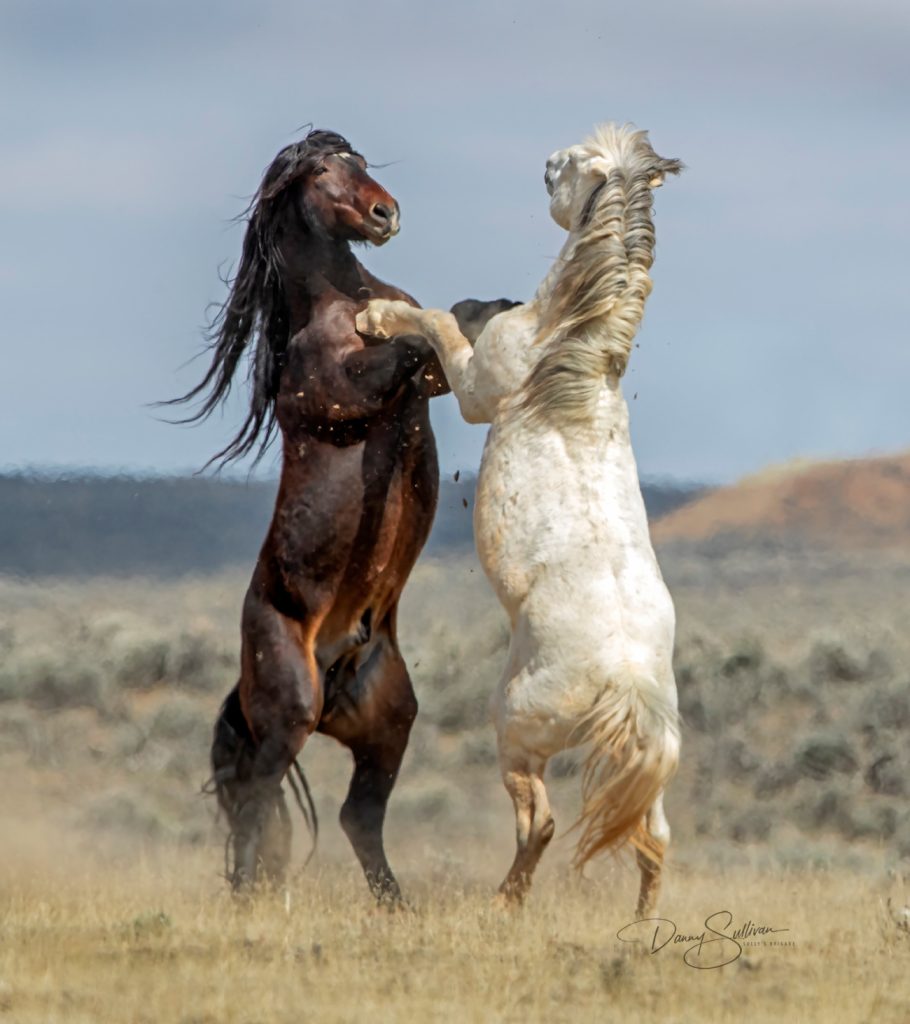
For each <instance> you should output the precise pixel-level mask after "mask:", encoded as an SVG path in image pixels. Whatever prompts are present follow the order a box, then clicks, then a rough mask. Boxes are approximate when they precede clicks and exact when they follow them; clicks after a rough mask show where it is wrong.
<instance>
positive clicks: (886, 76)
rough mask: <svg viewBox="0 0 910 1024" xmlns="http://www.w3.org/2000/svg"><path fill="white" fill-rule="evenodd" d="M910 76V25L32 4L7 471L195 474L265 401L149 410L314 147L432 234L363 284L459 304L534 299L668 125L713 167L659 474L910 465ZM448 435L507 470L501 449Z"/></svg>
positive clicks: (0, 175)
mask: <svg viewBox="0 0 910 1024" xmlns="http://www.w3.org/2000/svg"><path fill="white" fill-rule="evenodd" d="M908 53H910V4H908V3H906V0H864V2H863V3H859V2H856V0H851V2H850V3H843V2H838V0H757V2H752V0H745V2H744V0H740V2H736V3H733V2H720V0H699V2H695V3H687V2H674V3H663V2H650V3H647V4H637V5H635V4H626V3H623V4H619V3H609V2H604V0H590V2H589V0H575V2H566V0H562V2H560V3H556V2H552V3H549V4H542V3H539V2H536V0H523V2H508V3H495V2H491V0H485V2H474V0H462V2H460V3H457V4H455V3H446V4H431V3H429V2H427V0H421V2H418V0H399V2H390V3H381V2H370V3H358V2H351V0H349V2H346V3H343V4H342V3H334V4H333V3H322V4H316V3H307V2H301V0H295V2H279V0H265V2H257V3H251V2H249V0H243V2H240V0H221V2H218V3H214V2H211V3H210V2H197V0H156V2H154V3H130V2H128V0H82V2H81V3H78V4H76V3H72V2H62V0H56V2H55V0H49V2H43V3H35V2H34V0H22V2H20V0H3V4H2V8H0V90H2V94H3V97H4V103H3V108H2V113H0V311H2V330H3V364H2V371H0V438H2V448H0V465H5V466H7V467H12V466H20V467H21V466H56V467H96V468H103V469H117V468H130V469H138V470H143V471H145V470H156V471H172V470H182V469H194V468H197V467H198V466H199V465H200V464H201V463H202V462H204V461H205V459H206V457H207V456H208V455H209V454H211V453H212V452H213V451H214V450H215V449H216V448H217V447H219V446H221V445H222V444H223V443H224V442H225V441H226V440H227V439H228V437H229V436H230V434H231V432H232V429H233V423H234V421H235V420H236V418H237V416H238V414H239V407H238V406H235V407H234V408H233V409H232V410H231V411H230V412H229V413H228V415H227V418H226V420H218V419H216V420H214V421H212V422H211V423H210V424H208V425H206V426H205V427H202V428H196V429H187V428H177V427H172V426H167V425H164V424H162V423H160V422H157V421H156V419H155V418H154V413H153V412H152V411H151V410H149V409H148V408H147V407H146V403H149V402H151V401H153V400H155V399H158V398H166V397H169V396H173V395H175V394H178V393H180V392H181V391H183V390H186V389H187V388H188V387H189V386H190V385H192V384H193V383H195V381H196V380H197V378H198V376H199V375H200V374H201V372H202V369H203V364H202V363H201V362H196V363H195V364H191V365H190V366H188V367H187V366H183V364H184V363H185V362H186V360H187V359H189V358H190V357H191V356H192V355H193V354H194V353H196V352H198V351H199V349H200V346H201V334H200V327H201V326H202V324H203V323H204V320H205V310H206V305H207V303H208V302H210V301H212V300H220V299H222V298H223V294H224V293H223V289H222V287H221V285H220V284H219V281H218V274H217V271H218V267H219V265H220V264H228V265H229V264H230V263H231V262H232V261H234V260H235V259H236V257H237V254H238V251H239V247H240V242H241V237H242V229H241V228H239V227H237V226H234V225H232V224H231V223H230V218H231V217H233V216H234V215H235V214H237V213H238V212H239V211H240V210H241V209H242V208H243V206H244V205H245V201H246V198H247V197H248V196H249V195H250V194H251V193H252V192H253V191H254V190H255V188H256V185H257V184H258V181H259V177H260V174H261V172H262V170H263V168H264V167H265V165H266V164H267V163H268V162H269V161H270V160H271V158H272V157H273V155H274V154H275V152H276V151H277V150H278V149H279V148H280V147H281V146H283V145H285V144H286V143H287V142H289V141H291V140H292V139H294V138H296V137H297V134H296V133H295V129H297V128H298V127H299V126H301V125H303V124H305V123H306V122H313V123H314V124H315V125H316V126H317V127H329V128H333V129H336V130H338V131H341V132H342V133H344V134H345V135H347V136H348V138H349V139H350V140H351V142H352V143H353V144H354V145H355V147H357V148H358V149H360V150H361V151H362V152H363V153H364V154H365V155H366V156H367V158H368V159H369V160H370V161H372V162H374V163H385V162H390V166H388V167H386V168H384V169H381V170H378V171H377V172H376V175H377V177H378V178H379V180H380V181H382V183H383V184H385V185H386V186H387V187H388V188H389V190H390V191H391V192H392V193H393V194H394V195H395V196H396V197H397V198H398V200H399V202H400V204H401V207H402V233H401V235H400V236H399V237H398V238H396V239H395V240H394V241H393V242H392V243H390V244H389V245H388V246H386V247H385V248H383V249H382V250H371V251H365V252H364V261H365V262H366V263H367V265H368V266H369V267H370V268H371V269H372V270H374V271H375V272H376V273H378V274H379V275H380V276H382V277H385V278H386V279H388V280H391V281H394V282H396V283H398V284H400V285H402V286H403V287H405V288H407V289H408V290H409V291H410V292H412V293H413V294H415V295H416V296H417V297H418V299H419V300H420V301H421V302H422V303H423V304H424V305H440V306H446V307H447V306H449V305H451V303H453V302H455V301H457V300H458V299H461V298H465V297H467V296H475V297H481V298H494V297H499V296H507V297H510V298H516V299H521V298H527V297H529V296H530V295H531V294H532V292H533V290H534V288H535V287H536V284H537V282H538V281H539V279H540V278H541V277H542V276H543V274H544V273H545V272H546V270H547V267H548V266H549V262H550V260H551V259H552V257H553V256H554V255H555V254H556V253H557V251H558V249H559V245H560V232H559V229H558V228H556V226H555V225H554V224H552V223H551V222H550V221H549V218H548V217H547V213H546V203H547V200H546V194H545V191H544V187H543V164H544V160H545V158H546V157H547V155H548V154H549V153H550V152H551V151H552V150H553V149H555V148H558V147H560V146H563V145H568V144H571V143H574V142H577V141H580V140H581V138H582V137H583V135H584V134H585V133H586V132H587V131H588V130H589V129H590V128H591V126H592V125H593V124H594V123H595V122H596V121H599V120H607V119H612V120H619V121H625V120H630V121H634V122H635V123H636V124H638V125H639V126H640V127H643V128H647V129H649V130H650V132H651V138H652V142H653V143H654V145H655V148H656V149H657V150H658V152H659V153H661V154H662V155H665V156H673V157H680V158H682V159H683V160H684V161H685V162H686V164H687V165H688V169H687V171H686V172H685V174H684V175H683V176H682V177H681V178H680V179H678V180H673V181H670V182H669V183H668V184H667V186H666V187H665V188H663V189H662V190H660V191H658V192H657V194H656V205H657V237H658V257H657V263H656V265H655V268H654V279H655V288H654V292H653V294H652V297H651V299H650V301H649V304H648V307H647V311H646V316H645V324H644V327H643V329H642V332H641V334H640V337H639V341H640V346H641V347H640V349H639V350H638V351H636V352H635V354H634V356H633V359H632V362H631V364H630V368H629V372H628V375H627V377H626V391H627V396H628V398H629V399H630V405H631V408H632V418H633V431H634V434H633V437H634V442H635V446H636V452H637V454H638V459H639V466H640V469H641V471H642V473H643V474H646V475H649V476H655V475H669V476H674V477H679V478H689V479H693V478H695V479H708V480H727V479H732V478H735V477H737V476H740V475H742V474H744V473H747V472H750V471H753V470H755V469H758V468H760V467H761V466H763V465H764V464H766V463H768V462H771V461H780V460H784V459H788V458H791V457H794V456H819V455H853V454H862V453H865V452H868V451H870V450H886V449H893V448H901V447H906V446H908V445H910V401H908V397H907V389H908V381H910V344H908V340H910V339H908V324H910V287H908V283H907V276H908V275H907V270H908V259H907V244H908V238H910V198H908V190H907V187H906V178H907V171H908V165H910V60H908ZM636 394H637V398H635V400H634V401H632V399H633V396H634V395H636ZM434 423H435V424H436V428H437V437H438V440H439V448H440V454H441V458H442V464H443V467H444V468H445V469H446V470H448V471H452V470H454V469H455V468H457V467H467V468H470V467H474V466H476V464H477V461H478V459H479V452H480V448H481V445H482V442H483V436H484V430H483V428H476V427H468V426H466V425H464V424H462V423H461V422H460V419H459V417H458V413H457V408H456V407H455V405H454V403H453V402H452V400H451V399H443V400H437V402H435V403H434ZM269 465H270V466H273V465H274V459H270V460H269Z"/></svg>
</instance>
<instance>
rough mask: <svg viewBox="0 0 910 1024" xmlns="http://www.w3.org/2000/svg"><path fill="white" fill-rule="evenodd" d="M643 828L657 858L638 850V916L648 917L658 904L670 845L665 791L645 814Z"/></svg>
mask: <svg viewBox="0 0 910 1024" xmlns="http://www.w3.org/2000/svg"><path fill="white" fill-rule="evenodd" d="M642 828H643V829H644V830H645V832H646V833H647V836H648V838H649V843H648V845H649V846H650V847H651V848H652V849H653V850H654V852H655V856H656V859H654V858H652V857H649V856H648V855H647V854H645V853H642V851H641V850H638V851H636V858H637V860H638V867H639V870H640V871H641V888H640V889H639V892H638V916H639V917H640V918H641V917H647V916H648V914H650V913H651V912H652V911H653V910H654V907H655V906H656V904H657V895H658V893H659V891H660V875H661V870H662V869H663V861H664V855H665V854H666V852H667V847H668V846H669V845H670V823H669V822H668V821H667V816H666V815H665V814H664V795H663V793H661V794H660V796H659V797H658V798H657V799H656V800H655V801H654V803H653V804H652V805H651V809H650V810H649V811H648V813H647V814H646V815H645V820H644V821H643V822H642Z"/></svg>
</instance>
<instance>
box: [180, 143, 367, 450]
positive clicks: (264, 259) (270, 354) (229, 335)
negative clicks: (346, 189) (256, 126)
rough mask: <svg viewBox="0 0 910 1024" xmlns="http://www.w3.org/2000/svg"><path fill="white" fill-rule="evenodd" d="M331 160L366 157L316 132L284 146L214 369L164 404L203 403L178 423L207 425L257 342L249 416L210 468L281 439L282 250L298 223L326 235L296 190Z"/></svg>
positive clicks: (251, 228) (216, 326) (261, 197)
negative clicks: (277, 418) (278, 415)
mask: <svg viewBox="0 0 910 1024" xmlns="http://www.w3.org/2000/svg"><path fill="white" fill-rule="evenodd" d="M330 153H352V154H354V155H355V156H356V155H359V154H357V153H356V151H355V150H354V149H353V148H352V147H351V145H350V143H349V142H348V141H347V139H345V138H344V137H343V136H341V135H338V134H337V133H336V132H332V131H322V130H318V129H317V130H315V131H311V132H309V134H308V135H307V136H306V138H304V139H303V140H302V141H301V142H294V143H292V144H291V145H289V146H285V148H284V149H282V150H281V152H280V153H279V154H278V155H277V156H276V157H275V159H274V160H273V161H272V162H271V164H270V165H269V166H268V168H267V169H266V172H265V174H264V175H263V177H262V182H261V183H260V185H259V188H258V189H257V190H256V193H255V195H254V196H253V198H252V200H251V201H250V205H249V206H248V207H247V208H246V210H244V212H243V213H242V214H241V215H240V217H239V218H238V219H240V220H242V219H246V221H247V229H246V234H245V235H244V239H243V250H242V254H241V258H240V266H239V268H238V270H237V273H236V274H235V276H234V277H233V279H231V278H226V279H225V284H227V285H228V287H229V289H230V291H229V292H228V297H227V299H226V300H225V302H224V304H223V305H222V306H220V307H219V309H218V312H217V313H216V315H215V317H214V318H213V320H212V322H211V326H210V328H209V330H208V332H207V337H208V339H209V349H210V351H211V363H210V365H209V368H208V370H207V371H206V374H205V376H204V377H203V379H202V381H201V382H200V383H199V384H198V385H197V386H196V387H194V388H193V389H192V390H191V391H189V392H187V393H186V394H185V395H182V396H181V397H180V398H176V399H172V400H171V401H170V402H167V403H164V404H167V405H173V404H179V403H183V402H192V401H194V400H195V399H198V398H200V397H201V398H202V401H201V403H200V405H199V408H198V410H197V411H196V412H195V413H194V414H193V415H192V416H188V417H187V418H186V419H184V420H180V421H179V422H181V423H196V422H200V421H202V420H205V419H207V418H208V417H209V416H210V415H211V414H212V413H213V412H214V411H215V409H216V408H217V407H218V406H219V405H220V404H221V403H222V402H223V401H224V400H225V399H226V398H227V396H228V394H229V393H230V390H231V385H232V383H233V380H234V375H235V373H236V371H237V367H238V365H239V363H240V360H241V357H242V356H243V353H244V352H245V351H246V350H247V349H248V348H249V346H250V344H251V343H252V349H251V350H250V352H249V357H248V358H249V371H248V379H249V385H250V408H249V412H248V413H247V416H246V419H245V420H244V422H243V425H242V426H241V428H240V430H239V431H238V432H237V434H236V435H235V437H234V438H233V440H231V441H230V443H229V444H227V445H226V446H225V447H224V448H222V449H221V451H219V452H218V453H217V454H215V455H213V456H212V458H211V459H210V460H209V461H208V463H206V466H210V465H212V463H215V462H217V463H219V465H221V466H224V465H226V464H227V463H229V462H231V461H233V460H234V459H239V458H242V457H243V456H244V455H248V454H249V453H250V452H251V451H252V450H253V449H254V448H256V447H257V445H258V448H259V450H258V452H257V454H256V461H258V460H259V459H260V458H262V456H263V454H264V453H265V451H266V449H267V448H268V446H269V444H270V443H271V441H272V439H273V437H274V436H275V431H276V422H275V400H276V398H277V395H278V385H279V379H280V376H281V368H282V365H283V362H284V356H285V350H286V348H287V344H288V340H289V326H290V325H289V323H288V311H287V302H286V299H285V294H284V286H283V284H282V275H281V267H282V257H281V249H280V244H279V243H280V240H281V235H282V231H283V230H284V228H285V226H286V225H287V224H288V223H289V222H290V221H291V220H296V222H297V225H298V226H299V227H300V228H302V229H303V230H304V231H307V232H316V233H318V232H319V231H320V230H321V224H319V223H318V222H317V221H316V220H315V219H314V220H309V219H308V218H307V216H306V210H304V209H302V208H301V205H300V204H299V203H297V202H295V199H296V198H297V194H298V190H297V189H296V188H294V186H295V185H296V184H297V183H298V182H300V181H301V180H302V179H303V178H305V177H306V176H307V175H308V174H310V173H311V172H312V171H313V170H314V169H315V168H316V166H317V165H318V163H319V161H320V160H322V159H323V158H324V157H325V156H326V155H328V154H330Z"/></svg>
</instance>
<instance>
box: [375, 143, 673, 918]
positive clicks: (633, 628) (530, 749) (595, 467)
mask: <svg viewBox="0 0 910 1024" xmlns="http://www.w3.org/2000/svg"><path fill="white" fill-rule="evenodd" d="M681 167H682V165H681V164H680V163H679V161H677V160H665V159H662V158H661V157H659V156H657V154H656V153H655V152H654V150H653V149H652V148H651V145H650V143H649V142H648V138H647V135H646V133H645V132H639V131H634V130H632V129H631V128H629V127H626V128H617V127H616V126H614V125H605V126H603V127H602V128H601V129H599V130H598V131H597V132H596V134H595V135H594V137H593V138H591V139H588V140H587V141H586V142H585V143H584V144H583V145H578V146H572V147H570V148H569V149H566V150H561V151H560V152H558V153H555V154H554V155H553V156H552V157H551V158H550V160H549V161H548V163H547V171H546V175H545V181H546V185H547V191H548V192H549V193H550V196H551V201H550V212H551V214H552V216H553V218H554V220H555V221H556V222H557V223H558V224H559V225H560V226H561V227H563V228H564V229H565V230H566V231H568V232H569V237H568V239H567V241H566V243H565V245H564V247H563V250H562V253H561V254H560V257H559V259H558V260H557V261H556V263H555V265H554V267H553V268H552V270H551V271H550V273H549V274H548V275H547V277H546V278H545V279H544V281H543V282H542V284H541V285H540V287H539V288H538V290H537V294H536V295H535V297H534V299H533V300H532V301H531V302H529V303H527V304H526V305H524V306H519V307H517V308H515V309H512V310H510V311H508V312H504V313H500V314H499V315H498V316H496V317H494V318H493V319H492V320H491V321H490V322H489V324H488V325H487V326H486V328H485V329H484V331H483V332H482V333H481V334H480V336H479V338H478V339H477V342H476V345H475V347H474V348H473V350H472V348H471V346H470V344H469V342H468V341H467V339H466V338H464V337H463V336H462V334H461V333H460V331H459V329H458V324H457V323H456V322H455V320H454V318H453V317H452V316H450V315H449V314H445V313H441V312H438V311H430V310H423V311H421V310H414V309H411V308H410V307H408V306H405V305H404V304H402V303H400V302H384V301H381V300H380V301H377V302H372V303H370V306H369V307H368V310H367V312H365V313H362V314H360V316H359V317H358V326H359V327H360V328H361V329H362V330H363V331H364V332H369V333H370V334H373V335H376V336H379V337H393V338H394V336H395V335H399V334H409V333H420V334H423V335H425V336H426V337H427V338H428V339H429V340H430V342H431V343H432V345H433V347H434V348H435V350H436V352H437V353H438V355H439V356H440V357H441V360H442V365H443V368H444V370H445V373H446V376H447V378H448V381H449V384H450V385H451V387H452V390H453V391H454V393H455V395H456V397H457V398H458V401H459V404H460V406H461V411H462V414H463V416H464V417H465V419H467V420H468V421H470V422H472V423H492V428H491V430H490V433H489V436H488V438H487V443H486V447H485V449H484V454H483V460H482V462H481V468H480V476H479V479H478V485H477V496H476V503H475V511H474V527H475V536H476V542H477V550H478V554H479V555H480V559H481V562H482V563H483V566H484V569H485V570H486V573H487V575H488V576H489V578H490V580H491V582H492V584H493V586H494V588H495V589H496V592H497V594H498V596H499V598H500V600H501V601H502V603H503V605H504V606H505V608H506V611H507V612H508V614H509V617H510V619H511V624H512V637H511V644H510V648H509V656H508V663H507V666H506V669H505V671H504V673H503V676H502V679H501V681H500V684H499V687H498V689H497V692H496V694H495V696H494V699H493V717H494V720H495V723H496V731H497V737H498V741H499V759H500V766H501V769H502V775H503V779H504V782H505V785H506V788H507V789H508V791H509V794H510V795H511V797H512V801H513V803H514V805H515V814H516V821H517V838H518V850H517V853H516V855H515V860H514V863H513V864H512V867H511V870H510V871H509V873H508V875H507V877H506V879H505V881H504V882H503V884H502V887H501V892H502V894H503V896H504V897H505V898H506V899H511V900H521V899H522V898H523V896H524V895H525V893H526V891H527V889H528V887H529V886H530V884H531V876H532V873H533V871H534V869H535V867H536V866H537V863H538V861H539V859H540V856H541V854H542V853H543V851H544V849H545V848H546V846H547V844H548V843H549V841H550V839H551V838H552V836H553V830H554V823H553V817H552V815H551V813H550V806H549V802H548V800H547V792H546V789H545V787H544V769H545V767H546V764H547V761H548V759H549V758H550V757H552V756H553V755H554V754H555V753H557V752H558V751H560V750H564V749H565V748H567V747H572V746H576V745H578V744H580V743H583V742H587V743H588V744H589V745H590V754H589V756H588V760H587V763H586V766H585V771H584V778H583V799H584V802H583V809H582V813H581V818H580V824H581V826H582V833H581V837H580V840H579V844H578V847H577V851H576V864H577V865H578V866H579V867H580V866H582V865H584V863H585V862H586V861H588V860H589V859H590V858H591V857H592V856H593V855H594V854H596V853H598V852H599V851H601V850H604V849H609V848H617V847H619V846H620V845H621V844H623V843H624V842H625V841H626V840H631V841H632V843H633V844H634V846H635V847H636V850H637V855H638V862H639V867H640V869H641V888H640V893H639V902H638V910H639V913H640V914H644V913H645V912H646V911H647V910H649V908H650V907H651V906H652V905H653V903H654V900H655V898H656V894H657V888H658V885H659V879H660V869H661V864H662V861H663V856H664V851H665V850H666V846H667V843H668V842H669V837H670V830H669V826H668V825H667V821H666V818H665V816H664V813H663V806H662V794H663V790H664V787H665V786H666V784H667V782H668V781H669V779H670V777H671V776H672V774H673V772H674V771H675V769H676V764H677V758H678V752H679V730H678V720H677V702H676V686H675V682H674V678H673V666H672V654H673V632H674V613H673V604H672V601H671V600H670V595H669V593H668V592H667V588H666V587H665V585H664V582H663V580H662V578H661V575H660V570H659V568H658V565H657V560H656V558H655V556H654V551H653V549H652V547H651V542H650V537H649V534H648V523H647V518H646V515H645V509H644V504H643V502H642V497H641V490H640V487H639V483H638V472H637V469H636V466H635V459H634V456H633V454H632V446H631V442H630V439H629V414H628V409H627V407H626V403H625V401H624V400H623V397H622V392H621V389H620V379H621V377H622V375H623V373H624V371H625V368H626V363H627V361H628V358H629V354H630V352H631V349H632V341H633V338H634V335H635V332H636V330H637V329H638V324H639V322H640V320H641V316H642V312H643V309H644V303H645V299H646V298H647V296H648V294H649V292H650V290H651V279H650V277H649V275H648V270H649V269H650V267H651V264H652V262H653V258H654V226H653V222H652V215H651V208H652V195H651V190H652V189H653V188H654V187H655V186H656V185H659V184H660V183H661V182H662V181H663V179H664V176H665V175H666V174H676V173H678V172H679V171H680V169H681ZM393 344H394V341H393Z"/></svg>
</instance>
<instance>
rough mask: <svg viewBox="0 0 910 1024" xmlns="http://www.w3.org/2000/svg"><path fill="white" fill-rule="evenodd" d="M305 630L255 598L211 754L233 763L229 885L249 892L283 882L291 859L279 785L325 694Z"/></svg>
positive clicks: (224, 794) (228, 801)
mask: <svg viewBox="0 0 910 1024" xmlns="http://www.w3.org/2000/svg"><path fill="white" fill-rule="evenodd" d="M300 633H301V631H300V628H299V626H298V625H297V624H296V623H293V622H291V621H290V620H288V619H286V618H285V617H284V616H282V615H281V614H280V613H279V612H277V611H276V610H275V609H274V608H272V607H271V606H270V605H268V604H266V603H264V602H262V601H261V600H259V599H258V598H257V597H255V596H253V595H252V594H250V595H248V596H247V601H246V605H245V607H244V620H243V655H242V660H243V676H242V678H241V680H240V683H239V684H238V686H237V688H236V690H235V691H234V692H233V693H232V694H230V695H229V696H228V699H227V700H226V701H225V704H224V706H223V708H222V715H221V718H219V722H218V725H217V726H216V731H215V742H214V744H213V747H212V762H213V767H214V769H215V779H216V785H218V778H219V763H221V764H222V765H223V763H224V762H225V761H228V762H231V755H232V753H233V762H232V763H231V764H230V766H229V767H228V768H227V771H226V772H225V771H222V772H221V773H220V774H222V776H225V775H226V776H227V778H225V779H224V781H223V783H222V785H221V786H220V787H219V789H218V795H219V802H220V803H221V806H222V807H223V808H224V810H225V811H226V812H227V815H228V821H229V825H230V828H231V833H232V837H233V846H234V864H233V870H232V873H231V884H232V886H233V887H234V889H235V890H238V889H243V888H246V887H248V886H250V885H252V884H253V883H254V882H255V881H256V880H257V879H258V878H259V877H260V873H261V874H262V875H264V876H265V877H267V878H269V879H271V880H280V879H282V878H283V876H284V872H285V869H286V867H287V864H288V861H289V859H290V851H291V822H290V815H289V814H288V811H287V805H286V803H285V800H284V794H283V793H282V790H281V782H282V779H283V778H284V776H285V774H286V772H287V770H288V768H289V767H290V765H291V763H292V762H293V760H294V758H295V757H296V756H297V754H298V753H299V752H300V749H301V747H302V746H303V744H304V742H305V740H306V738H307V737H308V736H309V735H310V733H311V732H312V731H313V729H314V728H315V725H316V722H317V721H318V719H319V715H320V713H321V710H322V692H321V687H320V685H319V683H318V676H317V674H316V672H315V670H314V666H313V662H312V659H311V658H307V657H306V655H305V648H304V646H303V644H302V642H301V637H300Z"/></svg>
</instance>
